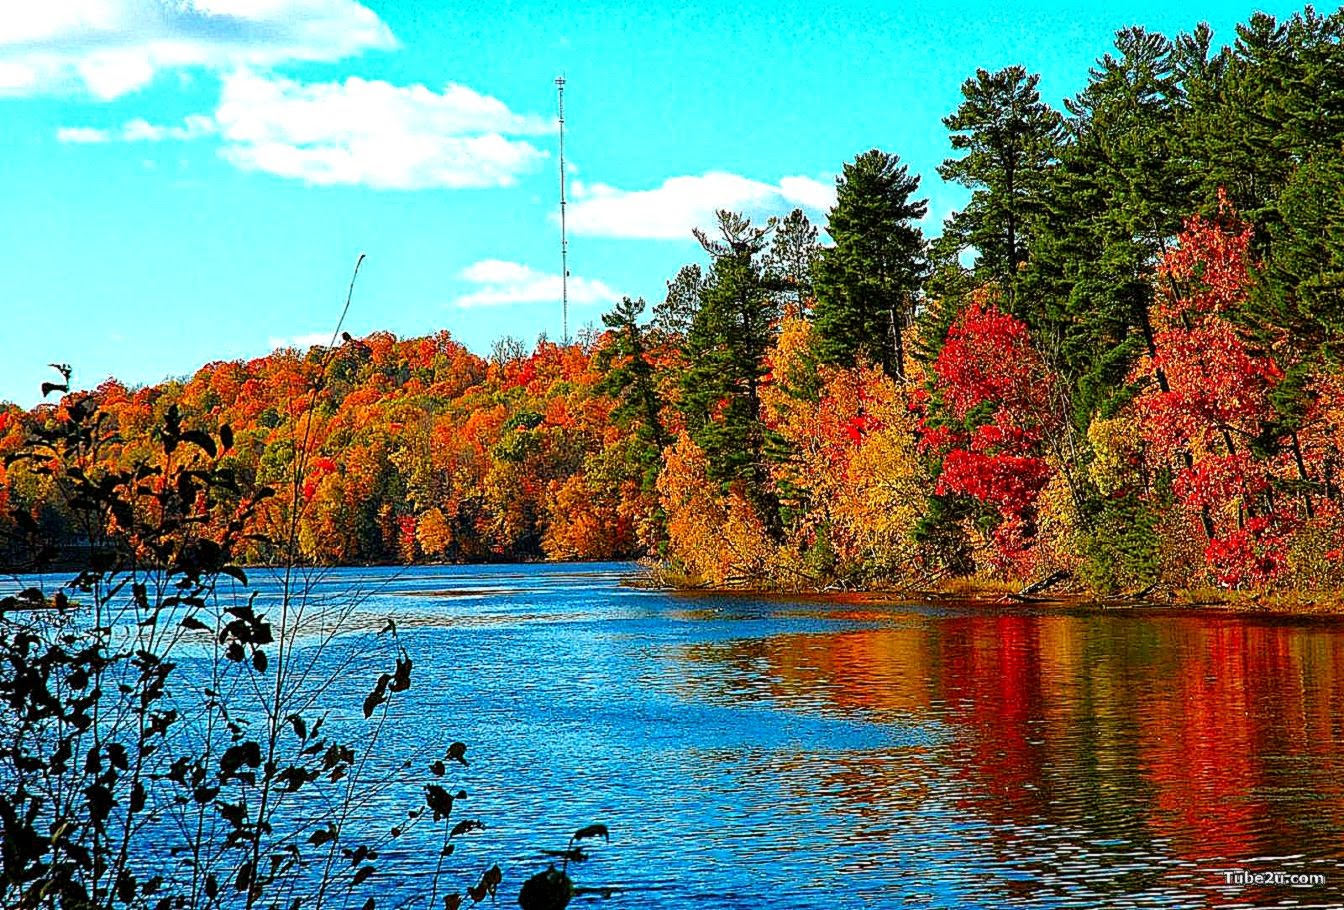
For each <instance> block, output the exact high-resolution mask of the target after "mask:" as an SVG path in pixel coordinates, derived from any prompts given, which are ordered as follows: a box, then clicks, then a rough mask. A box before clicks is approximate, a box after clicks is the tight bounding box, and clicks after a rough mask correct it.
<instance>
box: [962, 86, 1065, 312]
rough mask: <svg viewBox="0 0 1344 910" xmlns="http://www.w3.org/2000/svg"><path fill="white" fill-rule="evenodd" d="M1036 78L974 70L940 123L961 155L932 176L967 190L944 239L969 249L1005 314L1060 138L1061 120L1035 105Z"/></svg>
mask: <svg viewBox="0 0 1344 910" xmlns="http://www.w3.org/2000/svg"><path fill="white" fill-rule="evenodd" d="M1039 80H1040V77H1039V76H1037V75H1035V74H1028V73H1027V71H1026V69H1024V68H1023V67H1020V66H1010V67H1007V68H1006V69H1002V70H998V71H997V72H993V73H991V72H988V71H986V70H983V69H982V70H977V71H976V74H975V76H973V77H972V78H970V79H967V80H966V81H965V82H964V83H962V86H961V94H962V97H963V98H964V99H965V100H963V101H962V103H961V105H960V106H959V107H958V108H957V110H956V113H954V114H952V115H950V116H948V117H945V118H944V119H943V125H944V126H946V127H947V128H948V129H949V130H950V131H951V132H952V136H951V140H952V148H954V149H956V150H957V151H960V152H964V154H963V155H962V157H960V158H949V159H947V160H946V161H944V162H943V163H942V164H941V165H940V166H939V168H938V173H939V175H940V176H941V177H942V178H943V179H944V180H950V181H952V182H954V183H959V184H961V185H962V186H964V187H967V188H969V189H971V190H972V194H971V201H970V203H969V204H968V205H967V206H966V208H965V209H964V210H962V211H960V212H958V213H957V214H956V215H955V216H953V218H952V219H951V221H950V223H949V224H948V225H947V227H946V228H945V229H944V235H945V236H949V235H950V236H952V237H956V238H957V239H958V240H959V241H960V243H961V245H962V246H963V247H965V246H970V247H974V248H975V250H976V251H977V254H978V255H977V260H976V270H977V272H979V273H980V274H981V276H982V277H984V278H986V279H989V280H991V281H993V282H995V283H997V284H998V285H999V286H1000V287H1001V288H1002V289H1003V292H1004V295H1005V297H1006V299H1007V301H1008V305H1009V308H1010V309H1011V308H1012V304H1013V298H1014V291H1015V289H1016V286H1017V277H1018V268H1019V267H1020V266H1021V265H1022V263H1024V262H1025V261H1026V257H1027V246H1028V243H1029V241H1030V236H1031V230H1032V226H1033V224H1034V223H1035V220H1036V218H1037V217H1038V215H1039V214H1040V212H1041V210H1042V208H1043V205H1044V200H1043V196H1044V193H1045V189H1046V175H1047V174H1048V172H1049V170H1050V168H1051V167H1052V166H1053V165H1054V163H1055V160H1056V156H1057V155H1058V152H1059V148H1060V144H1061V139H1062V118H1061V117H1060V115H1059V114H1058V113H1057V112H1056V111H1054V110H1053V109H1052V108H1051V107H1050V106H1049V105H1048V104H1044V103H1042V101H1041V96H1040V93H1039V92H1038V91H1037V90H1036V84H1037V82H1038V81H1039Z"/></svg>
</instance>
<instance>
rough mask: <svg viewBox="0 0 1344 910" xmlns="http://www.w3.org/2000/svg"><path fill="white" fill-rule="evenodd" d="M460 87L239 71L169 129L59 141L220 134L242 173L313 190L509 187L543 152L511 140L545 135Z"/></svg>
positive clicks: (131, 128)
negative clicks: (203, 107) (210, 101)
mask: <svg viewBox="0 0 1344 910" xmlns="http://www.w3.org/2000/svg"><path fill="white" fill-rule="evenodd" d="M553 128H554V127H553V126H552V124H551V123H550V122H549V121H547V120H546V119H544V118H542V117H536V116H529V115H523V114H515V113H514V112H513V111H511V110H509V108H508V106H507V105H505V104H504V102H502V101H500V100H499V99H497V98H492V97H490V96H489V95H482V94H480V93H479V92H476V91H473V90H472V89H470V88H468V87H466V86H465V85H456V84H452V83H450V84H448V85H447V86H445V87H444V89H443V91H442V92H435V91H433V90H432V89H429V88H426V87H425V86H423V85H410V86H398V85H392V84H391V83H388V82H382V81H377V80H368V79H361V78H359V77H357V76H351V77H350V78H348V79H346V80H345V81H344V82H317V83H303V82H297V81H294V80H291V79H285V78H283V77H280V76H263V75H259V74H256V73H252V72H249V71H246V70H239V71H236V72H234V73H231V74H230V75H228V76H226V77H225V79H224V83H223V91H222V94H221V97H220V101H219V106H218V108H217V109H216V110H215V112H214V114H212V115H205V114H193V115H191V116H189V117H187V118H185V119H184V120H183V121H182V123H181V124H179V125H176V126H163V125H158V124H153V123H149V122H148V121H145V120H141V119H137V120H131V121H129V122H127V123H125V124H124V125H123V126H122V127H121V128H120V129H117V130H100V129H94V128H90V127H63V128H61V129H60V130H58V131H57V133H56V136H57V138H58V139H59V140H60V141H62V142H83V143H92V142H108V141H112V140H117V141H121V142H160V141H163V140H169V139H173V140H190V139H198V138H201V137H203V136H211V135H218V136H219V138H220V139H221V141H222V142H223V146H222V148H221V150H220V154H221V155H222V156H223V157H224V158H225V159H227V160H228V161H230V162H232V163H233V164H234V165H235V166H237V167H239V168H242V169H243V170H250V171H266V172H268V173H272V174H277V175H279V176H281V177H290V178H293V179H297V180H304V181H306V182H308V183H313V184H319V185H333V184H352V185H353V184H360V185H364V186H370V187H374V188H375V189H397V190H413V189H424V188H427V187H441V188H448V189H459V188H463V187H492V186H508V185H510V184H512V183H514V182H515V181H516V180H517V177H518V175H519V174H521V173H524V172H526V171H528V170H530V169H532V168H533V167H534V166H535V165H536V164H537V163H538V162H539V161H541V160H542V159H543V158H545V157H546V153H545V152H543V151H541V150H539V149H538V148H536V146H534V145H532V143H530V142H528V141H527V140H525V139H521V138H518V137H519V136H530V135H536V134H540V133H547V132H550V131H551V130H552V129H553Z"/></svg>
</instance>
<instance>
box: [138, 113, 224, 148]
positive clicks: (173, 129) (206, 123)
mask: <svg viewBox="0 0 1344 910" xmlns="http://www.w3.org/2000/svg"><path fill="white" fill-rule="evenodd" d="M215 131H216V127H215V121H214V119H213V118H211V117H207V116H205V115H204V114H192V115H190V116H189V117H187V118H185V119H184V120H183V121H182V125H181V126H158V125H156V124H153V123H149V122H147V121H145V120H140V119H136V120H131V121H128V122H127V123H126V125H125V126H123V127H122V128H121V140H122V141H123V142H162V141H164V140H165V139H176V140H179V141H187V140H190V139H199V138H200V137H202V136H209V135H211V134H212V133H214V132H215Z"/></svg>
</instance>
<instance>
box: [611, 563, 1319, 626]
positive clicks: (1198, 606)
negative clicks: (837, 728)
mask: <svg viewBox="0 0 1344 910" xmlns="http://www.w3.org/2000/svg"><path fill="white" fill-rule="evenodd" d="M645 568H646V570H647V571H646V574H645V575H644V576H643V577H641V578H639V579H633V580H631V583H632V584H634V585H637V586H641V587H653V588H661V589H664V590H671V591H675V592H678V593H682V594H704V595H712V596H749V597H750V596H762V595H765V596H791V597H803V598H807V599H809V600H810V599H820V600H835V601H845V602H849V603H868V604H896V603H912V602H916V603H917V602H946V601H957V602H964V603H967V604H978V605H983V606H986V607H994V608H1005V609H1008V608H1013V607H1031V606H1047V607H1049V606H1058V607H1069V608H1078V609H1095V610H1104V611H1112V610H1125V609H1143V610H1157V611H1160V610H1171V611H1191V610H1193V611H1199V612H1222V613H1236V614H1257V613H1259V614H1267V615H1283V616H1344V591H1231V590H1225V589H1220V588H1213V587H1202V588H1188V589H1179V590H1177V589H1170V590H1168V589H1160V588H1159V589H1155V590H1152V591H1147V592H1143V593H1142V594H1131V595H1117V596H1100V595H1097V594H1095V593H1093V592H1090V591H1086V590H1083V589H1080V588H1076V587H1068V586H1066V585H1063V584H1061V585H1057V586H1053V587H1050V588H1049V589H1048V590H1045V591H1042V592H1039V593H1024V592H1027V591H1029V589H1030V588H1031V587H1032V585H1026V586H1023V585H1021V584H1019V583H1013V582H1006V581H1002V580H998V579H977V578H968V579H953V580H951V581H948V582H946V583H945V584H942V585H940V586H937V587H932V588H903V587H896V586H873V587H855V588H845V587H839V586H835V585H827V586H813V587H797V588H784V587H780V586H764V585H751V584H742V585H733V586H713V585H702V584H694V583H690V582H689V580H688V579H685V578H680V579H677V578H674V577H673V576H671V575H669V574H668V573H665V572H662V571H660V570H659V568H657V567H645Z"/></svg>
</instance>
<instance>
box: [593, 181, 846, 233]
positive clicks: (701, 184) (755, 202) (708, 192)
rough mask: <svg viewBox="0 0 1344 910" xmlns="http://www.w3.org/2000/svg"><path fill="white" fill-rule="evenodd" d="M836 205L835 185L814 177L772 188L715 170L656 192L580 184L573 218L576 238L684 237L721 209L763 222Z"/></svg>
mask: <svg viewBox="0 0 1344 910" xmlns="http://www.w3.org/2000/svg"><path fill="white" fill-rule="evenodd" d="M834 203H835V187H834V185H833V184H828V183H823V182H822V181H820V180H813V179H812V178H811V177H785V178H784V179H783V180H781V181H779V183H777V184H771V183H764V182H762V181H759V180H752V179H750V178H748V177H742V176H739V175H737V174H727V173H723V172H712V173H708V174H705V175H703V176H699V177H689V176H688V177H671V178H669V179H667V180H665V181H663V185H662V186H660V187H658V188H657V189H652V190H621V189H616V188H615V187H610V186H605V185H603V184H593V185H591V186H589V185H585V184H582V183H577V182H576V184H575V188H574V201H573V202H572V203H571V204H570V207H569V213H568V220H569V227H570V229H571V230H573V231H574V233H576V234H588V235H592V236H599V237H644V238H652V239H681V238H689V237H690V236H691V229H692V228H697V227H698V228H706V229H707V228H712V227H713V226H714V224H715V221H716V216H715V212H716V211H717V210H719V209H731V210H733V211H738V212H743V213H745V214H748V215H751V216H754V217H756V218H758V219H762V218H765V217H768V216H770V215H784V214H787V213H788V212H789V211H790V210H791V209H793V208H802V209H804V210H806V211H807V212H808V213H809V214H810V215H813V216H818V217H821V216H824V215H825V212H826V210H827V209H828V208H830V207H831V206H832V205H834Z"/></svg>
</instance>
